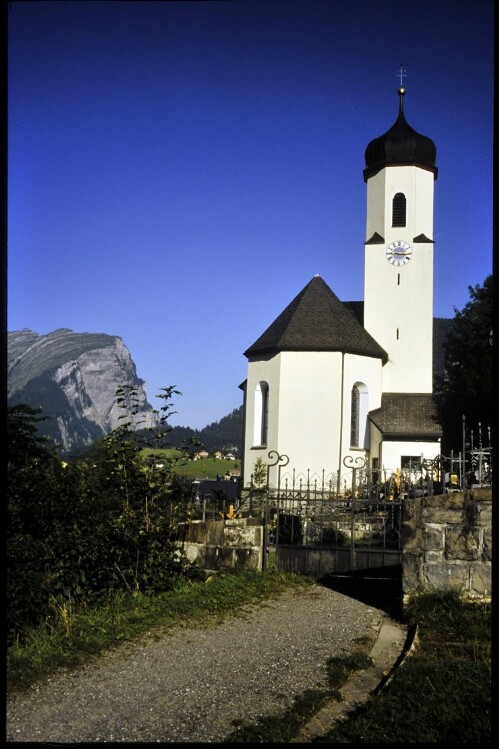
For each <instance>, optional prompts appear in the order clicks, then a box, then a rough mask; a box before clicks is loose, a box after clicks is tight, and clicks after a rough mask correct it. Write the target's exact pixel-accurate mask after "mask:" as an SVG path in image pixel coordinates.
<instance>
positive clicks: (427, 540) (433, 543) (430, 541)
mask: <svg viewBox="0 0 499 749" xmlns="http://www.w3.org/2000/svg"><path fill="white" fill-rule="evenodd" d="M421 536H422V543H421V548H422V550H423V551H443V549H444V544H445V528H444V527H442V526H441V525H430V524H427V525H426V526H425V528H424V530H423V532H422V533H421Z"/></svg>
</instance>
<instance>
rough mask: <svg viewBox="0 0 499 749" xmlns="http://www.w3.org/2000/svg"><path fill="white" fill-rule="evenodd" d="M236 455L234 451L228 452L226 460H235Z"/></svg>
mask: <svg viewBox="0 0 499 749" xmlns="http://www.w3.org/2000/svg"><path fill="white" fill-rule="evenodd" d="M235 459H236V456H235V455H234V454H233V453H227V455H226V456H225V460H235Z"/></svg>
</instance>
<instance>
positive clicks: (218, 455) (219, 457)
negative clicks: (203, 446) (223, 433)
mask: <svg viewBox="0 0 499 749" xmlns="http://www.w3.org/2000/svg"><path fill="white" fill-rule="evenodd" d="M213 457H214V458H215V460H224V459H225V455H224V454H223V453H221V452H220V450H217V452H216V453H213Z"/></svg>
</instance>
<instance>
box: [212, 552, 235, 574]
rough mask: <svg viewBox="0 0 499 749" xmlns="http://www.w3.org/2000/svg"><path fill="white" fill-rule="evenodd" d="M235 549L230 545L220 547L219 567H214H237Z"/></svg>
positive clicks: (224, 568)
mask: <svg viewBox="0 0 499 749" xmlns="http://www.w3.org/2000/svg"><path fill="white" fill-rule="evenodd" d="M235 561H236V557H235V549H232V548H230V547H225V548H222V549H221V548H218V567H216V568H212V569H219V570H227V569H234V567H235Z"/></svg>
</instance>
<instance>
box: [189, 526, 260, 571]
mask: <svg viewBox="0 0 499 749" xmlns="http://www.w3.org/2000/svg"><path fill="white" fill-rule="evenodd" d="M177 544H178V546H179V547H180V548H182V549H183V551H184V553H185V555H186V556H187V558H188V559H189V561H190V562H192V563H193V564H197V565H198V566H199V567H200V568H201V569H204V570H213V571H219V570H224V569H251V570H261V569H262V555H263V525H262V520H261V519H260V518H233V519H228V518H227V519H223V520H206V521H205V520H192V521H190V522H188V523H182V524H181V525H180V526H179V532H178V541H177Z"/></svg>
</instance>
